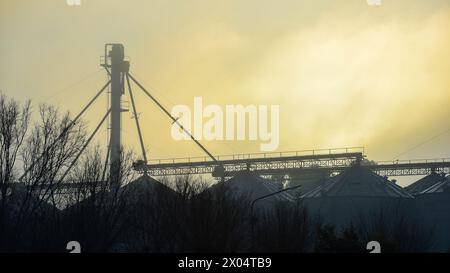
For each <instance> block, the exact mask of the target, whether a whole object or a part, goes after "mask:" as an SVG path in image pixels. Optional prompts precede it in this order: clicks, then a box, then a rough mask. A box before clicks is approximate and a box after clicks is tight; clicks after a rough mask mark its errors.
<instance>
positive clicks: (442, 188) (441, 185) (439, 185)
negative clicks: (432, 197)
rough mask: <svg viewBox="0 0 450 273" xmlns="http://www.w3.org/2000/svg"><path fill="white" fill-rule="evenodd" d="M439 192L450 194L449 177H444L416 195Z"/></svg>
mask: <svg viewBox="0 0 450 273" xmlns="http://www.w3.org/2000/svg"><path fill="white" fill-rule="evenodd" d="M440 192H450V176H448V177H446V178H445V177H444V178H443V179H441V181H438V182H436V183H435V184H433V185H431V186H430V187H428V188H426V189H424V190H423V191H421V192H419V193H418V194H425V193H440Z"/></svg>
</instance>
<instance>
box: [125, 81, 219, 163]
mask: <svg viewBox="0 0 450 273" xmlns="http://www.w3.org/2000/svg"><path fill="white" fill-rule="evenodd" d="M128 76H129V77H130V78H131V80H133V82H134V83H135V84H136V85H137V86H139V88H140V89H141V90H142V91H143V92H144V93H145V94H146V95H147V96H148V97H149V98H150V99H151V100H152V101H153V102H154V103H156V105H157V106H158V107H159V108H160V109H161V110H163V112H164V113H165V114H166V115H167V116H169V118H170V119H171V120H172V121H173V123H176V124H177V125H178V126H179V127H180V128H181V129H182V130H183V131H184V132H185V133H186V134H187V135H189V137H190V138H191V139H192V140H193V141H194V142H195V143H196V144H197V145H198V146H199V147H200V148H201V149H202V150H203V151H204V152H205V153H206V154H207V155H208V156H209V157H210V158H211V159H212V160H213V161H214V162H216V163H218V160H217V159H216V158H215V157H214V156H213V155H212V154H211V153H210V152H208V150H206V148H205V147H204V146H203V145H202V144H201V143H200V142H199V141H198V140H197V139H195V138H194V136H193V135H192V134H191V133H190V132H189V131H188V130H187V129H186V128H184V126H183V125H181V124H180V123H179V122H178V119H176V118H175V117H173V116H172V115H171V114H170V113H169V111H167V110H166V108H164V106H162V105H161V104H160V103H159V102H158V101H157V100H156V99H155V98H154V97H153V96H152V95H151V94H150V93H149V92H148V91H147V90H146V89H145V87H143V86H142V85H141V84H140V83H139V82H138V81H137V80H136V79H135V78H134V77H133V75H131V74H130V73H128Z"/></svg>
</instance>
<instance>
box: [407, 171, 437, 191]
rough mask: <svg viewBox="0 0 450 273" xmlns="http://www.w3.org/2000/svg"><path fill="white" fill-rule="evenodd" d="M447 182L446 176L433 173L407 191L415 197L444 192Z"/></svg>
mask: <svg viewBox="0 0 450 273" xmlns="http://www.w3.org/2000/svg"><path fill="white" fill-rule="evenodd" d="M445 181H446V178H445V175H444V174H438V173H436V172H434V171H433V172H432V173H431V174H429V175H427V176H425V177H423V178H421V179H419V180H417V181H416V182H414V183H412V184H411V185H409V186H407V187H406V188H405V189H406V190H407V191H408V192H409V193H411V194H413V195H416V194H423V193H430V192H436V191H443V190H444V189H445V187H444V186H445V184H446V183H445Z"/></svg>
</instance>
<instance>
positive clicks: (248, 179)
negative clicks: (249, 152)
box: [212, 170, 293, 201]
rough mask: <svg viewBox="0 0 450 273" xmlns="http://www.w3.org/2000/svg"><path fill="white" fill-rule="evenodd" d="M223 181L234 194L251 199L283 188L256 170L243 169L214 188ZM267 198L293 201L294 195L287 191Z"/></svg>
mask: <svg viewBox="0 0 450 273" xmlns="http://www.w3.org/2000/svg"><path fill="white" fill-rule="evenodd" d="M222 183H225V185H226V186H227V187H228V189H229V190H230V191H231V195H232V196H234V197H238V196H246V197H248V198H249V199H251V200H254V199H256V198H260V197H263V196H266V195H269V194H272V193H275V192H277V191H279V190H281V189H282V187H281V185H280V184H277V183H276V182H273V181H268V180H266V179H263V178H262V177H260V176H258V175H257V174H255V173H254V172H251V171H248V170H245V171H241V172H239V173H238V174H236V175H235V176H234V177H233V178H231V179H229V180H227V181H225V182H220V183H218V184H216V185H214V186H212V189H214V188H217V187H219V186H220V185H221V184H222ZM267 199H268V200H269V199H271V200H280V201H291V200H293V197H292V195H290V194H289V193H287V192H281V193H279V194H275V195H274V196H273V197H268V198H267Z"/></svg>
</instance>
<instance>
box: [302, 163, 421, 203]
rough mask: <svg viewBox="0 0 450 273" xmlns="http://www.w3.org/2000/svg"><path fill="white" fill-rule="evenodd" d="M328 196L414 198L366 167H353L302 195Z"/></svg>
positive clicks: (307, 196) (305, 196)
mask: <svg viewBox="0 0 450 273" xmlns="http://www.w3.org/2000/svg"><path fill="white" fill-rule="evenodd" d="M326 196H334V197H339V196H357V197H405V198H412V197H413V196H412V195H411V194H409V193H408V192H407V191H406V190H404V189H403V188H401V187H400V186H398V185H396V184H395V183H394V182H391V181H389V180H387V178H385V177H382V176H380V175H378V174H376V173H374V172H372V171H370V170H369V169H368V168H367V167H364V166H353V167H351V168H349V169H348V170H345V171H344V172H342V173H340V174H339V175H336V176H333V177H331V178H329V179H327V180H326V181H325V182H324V183H323V184H322V185H320V186H318V187H316V188H315V189H313V190H311V191H309V192H307V193H306V194H304V195H302V197H304V198H309V197H326Z"/></svg>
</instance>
